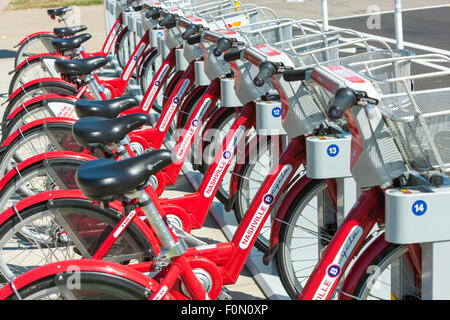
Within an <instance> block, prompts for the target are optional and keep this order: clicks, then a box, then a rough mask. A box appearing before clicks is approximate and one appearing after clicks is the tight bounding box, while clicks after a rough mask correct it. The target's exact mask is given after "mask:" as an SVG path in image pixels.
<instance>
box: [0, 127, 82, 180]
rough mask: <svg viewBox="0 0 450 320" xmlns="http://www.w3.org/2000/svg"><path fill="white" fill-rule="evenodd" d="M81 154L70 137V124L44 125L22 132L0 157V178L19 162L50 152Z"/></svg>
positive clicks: (78, 146) (79, 148) (80, 148)
mask: <svg viewBox="0 0 450 320" xmlns="http://www.w3.org/2000/svg"><path fill="white" fill-rule="evenodd" d="M62 150H64V151H73V152H82V151H83V150H84V149H83V147H82V146H80V145H79V144H78V143H77V142H76V140H75V139H74V138H73V136H72V124H70V123H63V122H56V123H55V122H49V123H44V124H41V125H38V126H35V127H34V128H32V129H30V130H26V131H25V132H22V133H21V134H20V135H19V136H17V137H16V138H15V139H14V140H13V141H11V143H9V144H8V145H7V146H6V150H3V153H2V154H1V155H0V178H1V177H3V176H4V175H5V174H6V173H7V172H8V171H9V170H11V169H12V168H14V167H15V166H16V165H17V164H18V163H19V162H22V161H24V160H25V159H28V158H31V157H32V156H35V155H37V154H41V153H44V152H50V151H62Z"/></svg>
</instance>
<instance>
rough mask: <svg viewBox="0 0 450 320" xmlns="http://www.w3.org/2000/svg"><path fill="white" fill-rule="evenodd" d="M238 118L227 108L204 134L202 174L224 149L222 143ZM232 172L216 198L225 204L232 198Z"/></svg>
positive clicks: (234, 159) (227, 175)
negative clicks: (230, 191)
mask: <svg viewBox="0 0 450 320" xmlns="http://www.w3.org/2000/svg"><path fill="white" fill-rule="evenodd" d="M236 117H237V113H236V111H235V110H234V109H233V108H227V110H226V111H225V112H224V113H223V114H222V115H221V116H220V117H219V118H218V119H217V120H216V121H215V123H214V124H212V126H211V127H210V128H211V129H209V130H205V131H203V132H202V136H201V139H202V141H201V143H202V145H201V146H199V148H201V150H202V152H201V156H202V159H201V167H202V168H201V170H200V171H201V172H203V173H205V172H206V171H207V170H208V168H209V166H210V164H211V163H212V162H213V161H214V157H215V155H216V153H217V152H218V150H220V148H221V147H222V142H223V140H224V139H225V137H226V135H227V133H228V131H229V130H230V128H231V126H232V125H233V123H234V120H235V119H236ZM236 158H237V156H236V157H234V158H233V161H232V162H231V164H230V167H229V168H233V167H234V165H235V163H236ZM231 170H232V169H229V170H228V171H227V172H226V173H225V175H224V177H223V180H222V183H221V184H220V186H219V189H218V190H217V194H216V197H217V199H219V201H220V202H222V203H225V202H226V201H227V199H228V198H229V197H230V194H229V190H230V179H231Z"/></svg>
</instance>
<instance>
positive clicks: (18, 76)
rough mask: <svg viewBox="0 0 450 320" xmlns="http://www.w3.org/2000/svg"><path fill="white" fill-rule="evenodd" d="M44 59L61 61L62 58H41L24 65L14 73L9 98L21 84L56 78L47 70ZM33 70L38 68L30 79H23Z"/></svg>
mask: <svg viewBox="0 0 450 320" xmlns="http://www.w3.org/2000/svg"><path fill="white" fill-rule="evenodd" d="M44 59H50V60H60V59H61V57H59V56H45V57H39V58H36V59H32V60H31V61H29V62H28V63H26V64H24V65H23V66H22V67H21V68H20V69H18V70H16V71H15V72H14V75H13V77H12V78H11V81H10V83H9V89H8V95H9V96H10V95H12V94H13V92H14V91H16V90H17V88H19V86H20V85H21V84H25V83H27V82H29V81H31V80H34V79H39V78H53V77H55V75H53V74H52V73H51V72H50V71H48V70H47V67H46V66H45V63H44V62H43V60H44ZM32 68H36V70H33V74H31V76H29V77H28V78H25V79H23V77H24V76H25V75H26V74H27V73H31V70H32ZM40 70H42V74H40V73H38V71H40Z"/></svg>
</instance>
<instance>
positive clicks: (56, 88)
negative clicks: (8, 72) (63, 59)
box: [2, 80, 77, 123]
mask: <svg viewBox="0 0 450 320" xmlns="http://www.w3.org/2000/svg"><path fill="white" fill-rule="evenodd" d="M44 94H57V95H60V96H75V95H76V94H77V89H76V88H75V87H74V86H73V85H71V84H69V83H66V82H61V81H51V80H50V81H45V82H38V83H35V84H32V85H30V86H28V87H27V88H26V92H25V91H24V90H21V91H20V92H19V93H17V94H16V95H15V96H14V98H12V99H11V100H9V101H8V105H7V106H6V108H5V111H4V112H3V118H2V122H3V123H5V122H6V121H7V119H8V117H9V115H10V114H11V112H13V110H14V109H16V108H17V107H18V106H20V105H21V104H22V103H24V102H25V101H27V100H29V99H32V98H34V97H37V96H41V95H44Z"/></svg>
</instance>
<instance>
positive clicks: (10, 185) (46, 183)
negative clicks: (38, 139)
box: [0, 156, 85, 208]
mask: <svg viewBox="0 0 450 320" xmlns="http://www.w3.org/2000/svg"><path fill="white" fill-rule="evenodd" d="M84 162H85V160H82V159H74V158H71V157H63V156H61V157H58V158H52V159H48V160H44V161H40V162H38V163H35V164H33V165H31V166H29V167H26V168H24V169H23V170H20V171H19V174H17V175H15V176H14V178H12V179H10V180H9V181H8V182H7V183H6V184H5V185H4V186H3V187H2V188H1V190H0V208H9V207H11V206H12V205H14V204H15V203H16V202H18V201H21V200H23V199H25V198H28V197H30V196H33V195H36V194H38V193H41V192H44V191H52V190H56V189H78V187H77V185H76V183H75V174H76V171H77V168H78V167H79V166H80V164H82V163H84Z"/></svg>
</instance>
